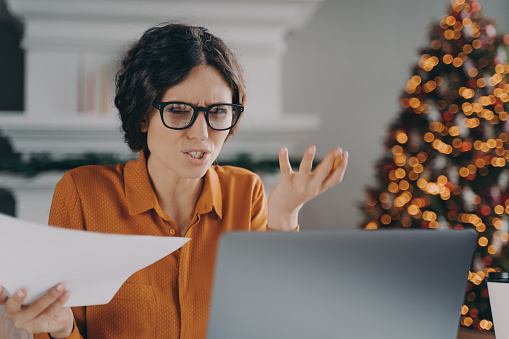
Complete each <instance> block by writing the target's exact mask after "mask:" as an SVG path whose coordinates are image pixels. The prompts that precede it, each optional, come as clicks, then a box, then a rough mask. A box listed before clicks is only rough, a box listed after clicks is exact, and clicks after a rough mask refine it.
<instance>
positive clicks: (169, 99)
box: [0, 24, 348, 338]
mask: <svg viewBox="0 0 509 339" xmlns="http://www.w3.org/2000/svg"><path fill="white" fill-rule="evenodd" d="M245 97H246V95H245V92H244V81H243V75H242V69H241V67H240V65H239V64H238V62H237V60H236V58H235V57H234V55H233V54H232V53H231V51H230V50H229V49H228V47H227V46H226V45H225V44H224V43H223V41H221V40H220V39H218V38H217V37H215V36H213V35H211V34H210V33H209V32H208V31H207V30H206V29H204V28H199V27H190V26H186V25H179V24H169V25H165V26H161V27H155V28H152V29H149V30H148V31H147V32H145V34H144V35H143V36H142V37H141V39H140V40H139V41H138V42H137V43H136V44H135V45H134V46H133V47H132V48H131V49H130V50H129V51H128V52H127V54H126V57H125V59H124V61H123V63H122V65H121V68H120V71H119V73H118V75H117V92H116V97H115V105H116V106H117V108H118V110H119V112H120V117H121V120H122V128H123V130H124V132H125V140H126V142H127V143H128V144H129V147H130V148H131V149H132V150H133V151H135V152H139V154H140V157H139V159H138V160H133V161H129V162H128V163H127V164H125V165H123V164H118V165H116V166H113V165H111V166H84V167H81V168H77V169H74V170H71V171H69V172H67V173H66V174H65V175H64V177H63V178H62V180H61V181H60V182H59V183H58V185H57V187H56V189H55V194H54V197H53V203H52V207H51V212H50V219H49V224H50V225H55V226H60V227H68V228H74V229H81V230H87V231H95V232H106V233H122V234H143V235H158V236H185V237H189V238H191V241H190V242H189V243H188V244H186V245H185V246H183V247H182V248H181V249H180V250H178V251H176V252H174V253H172V254H171V255H169V256H167V257H165V258H163V259H161V260H159V261H158V262H156V263H154V264H153V265H150V266H148V267H147V268H145V269H143V270H141V271H139V272H137V273H135V274H134V275H132V276H131V277H130V278H129V279H128V280H127V281H126V282H125V283H124V284H123V285H122V287H121V288H120V290H119V291H118V293H117V294H116V295H115V297H114V298H113V300H112V301H111V302H110V303H108V304H107V305H99V306H89V307H75V308H73V309H72V310H71V309H70V308H66V307H63V305H64V303H65V302H66V300H67V299H68V298H69V296H70V291H67V290H66V288H65V285H64V284H63V283H61V284H59V285H57V286H55V287H54V288H53V289H52V290H50V291H49V292H48V293H47V294H46V295H44V296H43V297H41V298H40V299H38V300H37V301H35V302H34V303H32V304H31V305H29V306H21V303H22V301H23V300H24V298H25V297H26V295H27V291H25V290H24V289H21V290H19V291H17V292H16V293H15V294H14V295H13V296H12V297H11V298H6V297H5V295H3V293H2V294H1V296H0V302H1V303H3V304H5V307H6V313H5V316H6V317H7V318H8V319H12V320H13V321H14V322H15V324H16V326H17V327H20V328H24V329H26V330H28V331H29V332H31V333H49V337H51V338H80V337H84V338H86V337H88V338H204V337H205V335H206V325H207V319H208V310H209V302H210V296H211V284H212V277H213V268H214V258H215V253H216V247H217V242H218V239H219V236H220V235H221V234H222V233H223V232H226V231H230V230H245V231H267V230H274V231H292V230H297V229H298V212H299V210H300V209H301V207H302V206H303V205H304V203H305V202H306V201H308V200H310V199H312V198H313V197H315V196H316V195H318V194H320V193H322V192H323V191H325V190H326V189H328V188H329V187H332V186H334V185H336V184H338V183H339V182H340V181H341V180H342V178H343V175H344V172H345V169H346V165H347V161H348V155H347V153H346V152H344V153H343V152H342V151H341V149H340V148H334V149H332V150H331V151H330V152H329V153H328V154H327V156H326V157H325V158H324V159H323V161H322V162H321V163H320V164H319V165H318V166H317V167H316V169H315V170H312V162H313V157H314V154H315V148H314V146H310V147H309V148H308V149H307V151H306V153H305V155H304V157H303V159H302V161H301V164H300V168H299V172H298V173H294V172H293V171H292V169H291V167H290V163H289V160H288V154H287V150H286V149H285V148H282V149H281V151H280V153H279V162H280V168H281V181H280V183H279V184H278V185H277V186H276V187H275V188H274V189H273V190H272V192H271V194H270V196H269V199H268V202H267V200H266V198H265V195H264V189H263V185H262V183H261V181H260V179H259V177H258V176H257V175H255V174H253V173H251V172H249V171H247V170H244V169H240V168H235V167H229V166H225V167H221V166H213V165H212V163H213V162H214V161H215V160H216V158H217V156H218V154H219V152H220V151H221V148H222V146H223V144H224V142H225V141H226V140H227V139H228V137H229V135H230V134H232V133H233V132H234V129H235V126H236V123H237V122H238V119H239V117H240V116H241V114H242V112H243V109H244V108H243V106H242V105H243V104H244V102H245ZM202 113H203V114H202ZM92 250H93V249H91V251H92ZM133 250H135V249H133ZM64 255H86V253H72V254H71V253H69V254H67V253H66V254H64ZM267 288H270V282H267ZM35 338H48V334H40V335H36V336H35Z"/></svg>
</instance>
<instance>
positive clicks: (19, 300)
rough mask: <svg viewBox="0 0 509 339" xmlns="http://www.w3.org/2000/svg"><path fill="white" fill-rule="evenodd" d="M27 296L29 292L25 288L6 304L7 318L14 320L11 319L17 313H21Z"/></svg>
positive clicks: (18, 291)
mask: <svg viewBox="0 0 509 339" xmlns="http://www.w3.org/2000/svg"><path fill="white" fill-rule="evenodd" d="M26 296H27V291H26V290H25V289H24V288H20V289H19V290H17V291H16V293H14V294H13V295H12V296H11V297H10V298H8V299H7V301H6V302H5V317H6V318H7V319H12V318H11V317H12V316H13V315H15V314H16V313H17V312H19V311H21V306H22V304H23V301H24V300H25V298H26Z"/></svg>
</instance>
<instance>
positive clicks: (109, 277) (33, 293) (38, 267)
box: [0, 214, 190, 306]
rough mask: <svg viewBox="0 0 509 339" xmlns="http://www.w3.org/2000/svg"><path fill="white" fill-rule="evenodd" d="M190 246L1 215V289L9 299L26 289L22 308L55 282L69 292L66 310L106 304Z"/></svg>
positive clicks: (175, 240) (169, 239) (182, 240)
mask: <svg viewBox="0 0 509 339" xmlns="http://www.w3.org/2000/svg"><path fill="white" fill-rule="evenodd" d="M189 240H190V239H189V238H181V237H156V236H143V235H120V234H103V233H94V232H85V231H76V230H68V229H62V228H58V227H51V226H45V225H38V224H35V223H31V222H27V221H23V220H19V219H15V218H12V217H8V216H6V215H3V214H0V285H2V286H4V288H5V290H6V292H7V294H8V295H10V294H12V293H15V292H16V290H18V289H19V288H22V287H24V288H26V289H27V291H28V296H27V298H26V299H25V304H30V303H32V302H33V301H34V300H36V299H37V298H39V297H40V296H41V295H43V294H44V293H46V292H47V291H48V290H49V289H50V288H51V287H53V286H55V285H56V284H58V283H59V282H64V283H65V285H66V287H67V289H68V290H70V291H71V297H70V298H69V300H68V301H67V303H66V304H65V305H66V306H88V305H101V304H106V303H108V302H109V301H110V300H111V299H112V298H113V296H114V295H115V293H117V291H118V289H119V288H120V286H121V285H122V284H123V283H124V281H126V280H127V278H129V276H130V275H132V274H133V273H135V272H136V271H138V270H140V269H142V268H144V267H146V266H148V265H150V264H152V263H154V262H156V261H158V260H159V259H162V258H163V257H165V256H167V255H168V254H170V253H172V252H173V251H175V250H177V249H179V248H180V247H181V246H183V245H184V244H185V243H186V242H188V241H189Z"/></svg>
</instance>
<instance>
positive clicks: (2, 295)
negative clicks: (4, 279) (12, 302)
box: [0, 285, 7, 305]
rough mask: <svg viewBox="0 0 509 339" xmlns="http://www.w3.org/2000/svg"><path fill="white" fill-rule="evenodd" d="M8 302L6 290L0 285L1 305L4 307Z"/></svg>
mask: <svg viewBox="0 0 509 339" xmlns="http://www.w3.org/2000/svg"><path fill="white" fill-rule="evenodd" d="M6 301H7V296H6V295H5V290H4V287H3V286H2V285H0V305H4V304H5V302H6Z"/></svg>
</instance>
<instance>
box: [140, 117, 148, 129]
mask: <svg viewBox="0 0 509 339" xmlns="http://www.w3.org/2000/svg"><path fill="white" fill-rule="evenodd" d="M141 131H142V132H143V133H146V132H148V119H147V116H146V115H145V117H144V118H143V119H142V120H141Z"/></svg>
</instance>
